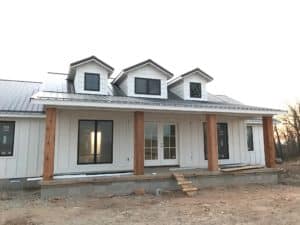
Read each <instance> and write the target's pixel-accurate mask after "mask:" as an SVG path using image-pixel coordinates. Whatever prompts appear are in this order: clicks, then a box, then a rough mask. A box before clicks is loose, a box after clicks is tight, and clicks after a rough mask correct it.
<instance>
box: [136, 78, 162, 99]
mask: <svg viewBox="0 0 300 225" xmlns="http://www.w3.org/2000/svg"><path fill="white" fill-rule="evenodd" d="M160 91H161V85H160V80H159V79H147V78H137V77H136V78H135V93H136V94H143V95H160Z"/></svg>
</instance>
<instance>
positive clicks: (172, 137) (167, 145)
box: [163, 124, 176, 159]
mask: <svg viewBox="0 0 300 225" xmlns="http://www.w3.org/2000/svg"><path fill="white" fill-rule="evenodd" d="M163 151H164V154H163V155H164V159H176V127H175V125H174V124H164V126H163Z"/></svg>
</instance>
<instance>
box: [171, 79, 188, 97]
mask: <svg viewBox="0 0 300 225" xmlns="http://www.w3.org/2000/svg"><path fill="white" fill-rule="evenodd" d="M170 91H171V92H173V93H174V94H176V95H177V96H179V97H180V98H182V99H184V97H185V96H184V83H183V80H182V81H179V82H178V84H176V85H175V86H173V87H171V88H170Z"/></svg>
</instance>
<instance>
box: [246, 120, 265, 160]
mask: <svg viewBox="0 0 300 225" xmlns="http://www.w3.org/2000/svg"><path fill="white" fill-rule="evenodd" d="M246 125H247V124H246ZM248 125H249V126H252V128H253V147H254V150H253V151H248V156H247V162H248V163H250V164H262V165H265V152H264V138H263V127H262V125H260V124H248ZM246 134H247V130H246Z"/></svg>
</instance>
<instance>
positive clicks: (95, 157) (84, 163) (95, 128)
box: [77, 120, 114, 165]
mask: <svg viewBox="0 0 300 225" xmlns="http://www.w3.org/2000/svg"><path fill="white" fill-rule="evenodd" d="M81 121H93V122H94V123H95V124H94V132H95V135H96V134H97V123H98V121H100V122H101V121H106V122H111V125H112V130H111V132H112V137H111V138H112V144H111V161H110V162H97V151H95V149H94V162H79V141H80V122H81ZM96 139H97V138H95V139H94V140H95V144H94V147H95V148H96V146H97V140H96ZM113 150H114V121H113V120H78V135H77V165H96V164H112V163H113V161H114V159H113Z"/></svg>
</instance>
